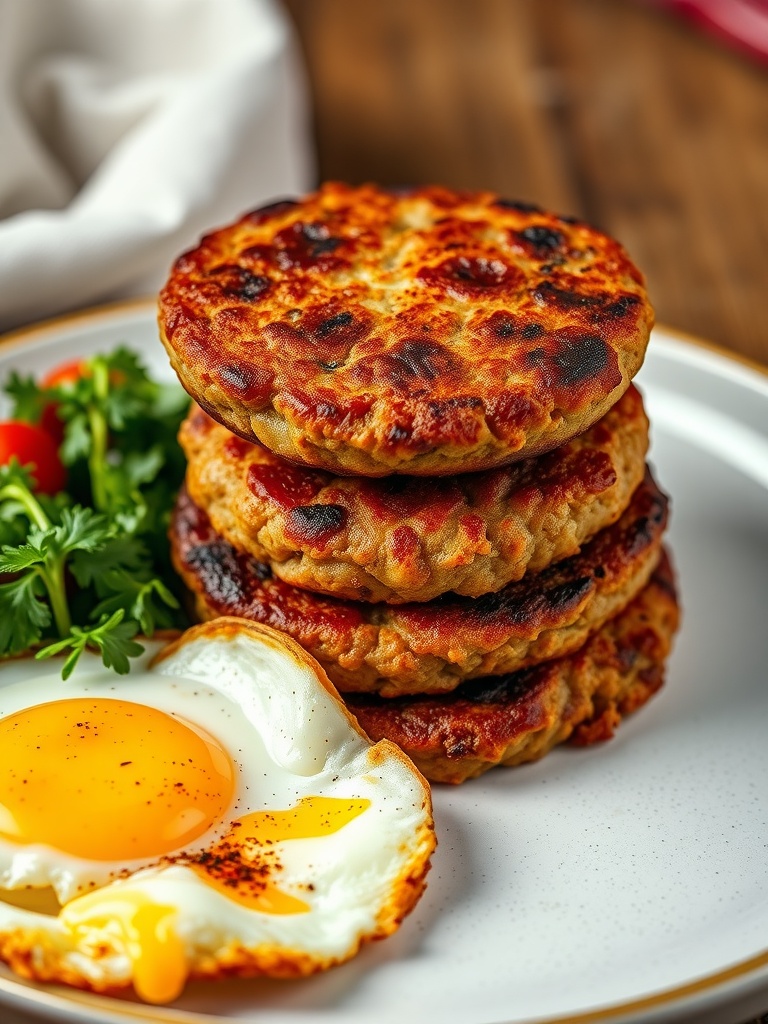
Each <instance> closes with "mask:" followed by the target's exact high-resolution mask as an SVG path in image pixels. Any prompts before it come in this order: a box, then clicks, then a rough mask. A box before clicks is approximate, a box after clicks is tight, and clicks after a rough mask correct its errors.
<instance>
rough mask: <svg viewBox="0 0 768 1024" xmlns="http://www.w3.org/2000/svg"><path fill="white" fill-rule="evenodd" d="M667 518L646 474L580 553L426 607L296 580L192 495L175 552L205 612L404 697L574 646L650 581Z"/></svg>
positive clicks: (183, 504) (180, 513)
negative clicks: (255, 552)
mask: <svg viewBox="0 0 768 1024" xmlns="http://www.w3.org/2000/svg"><path fill="white" fill-rule="evenodd" d="M666 516H667V501H666V498H665V497H664V495H663V494H662V493H661V492H660V491H659V490H658V488H657V487H656V485H655V484H654V483H653V480H652V479H651V477H650V474H648V475H646V478H645V480H644V482H643V483H642V484H641V485H640V487H638V489H637V490H636V491H635V494H634V495H633V497H632V501H631V503H630V505H629V507H628V508H627V510H626V512H624V514H623V515H622V516H621V518H620V519H619V520H618V521H617V522H616V523H614V524H613V525H612V526H609V527H607V528H606V529H605V530H601V532H600V533H598V534H597V535H596V536H595V537H594V538H593V539H592V540H591V541H590V542H589V543H588V544H586V545H585V546H584V547H583V548H582V549H581V551H580V552H579V553H578V554H576V555H573V556H572V557H571V558H567V559H565V560H564V561H562V562H558V563H557V564H556V565H553V566H550V567H549V568H548V569H545V570H544V571H543V572H541V573H538V574H537V575H529V576H526V577H524V578H523V579H522V580H519V581H518V582H517V583H510V584H509V585H508V586H506V587H505V588H504V589H503V590H500V591H498V592H497V593H493V594H485V595H484V596H483V597H478V598H468V597H457V596H455V595H445V596H444V597H438V598H436V599H435V600H434V601H429V602H428V603H426V604H406V605H386V604H363V603H360V602H353V601H344V600H339V599H337V598H332V597H326V596H324V595H320V594H313V593H311V592H309V591H305V590H301V589H299V588H298V587H292V586H291V585H290V584H288V583H284V582H283V581H282V580H280V579H278V578H277V577H275V576H273V575H272V572H271V570H270V569H269V567H268V566H266V565H263V564H262V563H259V562H257V561H256V560H255V559H254V558H252V557H251V556H249V555H246V554H243V553H241V552H238V551H237V550H236V549H235V548H233V547H232V546H231V545H230V544H228V543H227V542H226V541H225V540H224V539H223V538H222V537H220V536H219V535H218V534H217V533H216V532H215V530H214V529H213V527H212V526H211V523H210V520H209V519H208V516H207V515H206V513H205V512H204V511H203V510H202V509H200V508H199V507H198V506H196V505H195V504H194V503H193V502H192V501H191V500H190V498H189V495H188V494H187V493H186V492H185V491H183V492H182V493H181V495H180V496H179V499H178V502H177V505H176V509H175V513H174V517H173V522H172V526H171V552H172V556H173V560H174V564H175V566H176V569H177V571H178V572H179V573H180V574H181V576H182V578H183V580H184V581H185V583H186V584H187V586H188V587H189V589H190V590H191V592H192V593H193V595H194V596H195V599H196V609H197V613H198V615H199V616H200V617H201V618H203V619H210V618H213V617H215V616H216V615H241V616H243V617H244V618H251V619H255V620H256V621H257V622H263V623H265V624H267V625H270V626H274V627H275V628H277V629H282V630H283V631H284V632H286V633H288V634H289V635H290V636H292V637H293V638H294V639H295V640H298V642H299V643H300V644H301V645H302V646H303V647H304V648H305V649H306V650H307V651H309V653H310V654H312V655H314V657H316V658H317V660H318V661H320V662H321V664H322V665H323V667H324V668H325V669H326V671H327V672H328V675H329V676H330V677H331V679H332V681H333V682H334V683H335V684H336V686H338V688H339V689H340V690H343V691H348V692H351V691H379V692H381V693H382V694H383V695H384V696H397V695H399V694H401V693H434V692H445V691H448V690H452V689H454V688H455V687H456V686H457V685H458V684H459V683H460V682H461V681H462V680H463V679H466V678H471V677H475V676H484V675H498V674H501V673H504V672H513V671H516V670H517V669H519V668H523V667H525V666H527V665H531V664H536V663H538V662H541V661H546V660H548V659H550V658H555V657H558V656H559V655H562V654H566V653H568V652H569V651H574V650H576V649H577V648H578V647H580V646H581V645H582V644H583V643H584V641H585V640H586V638H587V636H588V634H589V633H591V632H592V631H594V630H595V629H597V628H599V627H600V626H601V625H602V624H603V623H604V622H605V621H606V620H607V619H609V618H611V617H612V616H613V615H616V614H617V613H618V612H619V611H620V610H621V609H622V608H624V607H625V606H626V605H627V604H628V603H629V601H631V600H632V598H634V597H635V595H636V594H637V593H638V592H639V591H640V590H641V589H642V587H644V586H645V584H646V583H647V581H648V579H649V577H650V574H651V572H652V571H653V568H654V566H655V565H656V563H657V561H658V558H659V553H660V550H661V538H662V534H663V531H664V527H665V525H666Z"/></svg>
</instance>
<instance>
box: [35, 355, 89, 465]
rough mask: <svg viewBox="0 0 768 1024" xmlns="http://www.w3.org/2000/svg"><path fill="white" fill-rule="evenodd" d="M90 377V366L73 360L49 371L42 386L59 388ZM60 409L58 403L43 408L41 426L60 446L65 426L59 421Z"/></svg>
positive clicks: (42, 381) (80, 360) (78, 360)
mask: <svg viewBox="0 0 768 1024" xmlns="http://www.w3.org/2000/svg"><path fill="white" fill-rule="evenodd" d="M88 375H89V370H88V364H87V362H86V361H85V360H84V359H71V360H70V361H69V362H67V363H61V364H60V365H59V366H54V368H53V369H52V370H49V371H48V373H46V375H45V376H44V377H43V379H42V380H41V381H40V386H41V387H44V388H57V387H60V386H61V385H62V384H65V385H66V384H74V383H76V382H77V381H78V380H80V378H81V377H83V376H85V377H87V376H88ZM58 408H59V406H58V403H57V402H48V404H47V405H46V406H45V407H44V408H43V413H42V416H41V417H40V426H41V427H42V428H43V430H46V431H48V433H49V434H50V435H51V437H52V438H53V439H54V441H55V442H56V444H57V445H60V444H61V442H62V441H63V440H64V424H63V423H62V422H61V420H60V419H59V416H58V412H57V410H58Z"/></svg>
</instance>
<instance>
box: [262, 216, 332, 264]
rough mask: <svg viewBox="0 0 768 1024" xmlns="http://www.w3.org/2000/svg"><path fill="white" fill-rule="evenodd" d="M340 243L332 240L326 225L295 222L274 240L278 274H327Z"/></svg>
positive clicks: (312, 222) (315, 222) (314, 222)
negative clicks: (280, 271) (288, 272)
mask: <svg viewBox="0 0 768 1024" xmlns="http://www.w3.org/2000/svg"><path fill="white" fill-rule="evenodd" d="M341 243H342V239H340V238H334V237H332V235H331V233H330V231H329V229H328V226H327V224H323V223H320V222H318V221H310V222H305V221H300V220H299V221H296V223H295V224H291V225H290V226H289V227H287V228H284V229H283V230H282V231H279V232H278V233H277V234H276V235H275V238H274V246H275V261H276V263H277V265H278V266H279V267H280V268H281V270H308V269H311V268H313V267H314V268H317V269H318V270H329V269H330V268H331V266H333V265H335V262H336V261H335V258H334V255H333V254H334V253H335V251H336V250H337V249H338V247H339V246H340V245H341Z"/></svg>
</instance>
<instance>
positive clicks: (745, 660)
mask: <svg viewBox="0 0 768 1024" xmlns="http://www.w3.org/2000/svg"><path fill="white" fill-rule="evenodd" d="M117 342H125V343H127V344H129V345H131V346H134V347H136V348H138V349H140V350H141V352H142V353H143V354H144V356H145V359H146V361H147V362H148V363H149V364H150V365H151V366H152V368H153V369H155V370H156V371H159V372H163V373H165V374H167V373H169V371H168V369H167V363H166V359H165V355H164V353H163V351H162V348H161V346H160V344H159V342H158V341H157V340H156V330H155V325H154V316H153V311H152V307H151V305H150V304H148V303H145V304H138V305H137V304H132V305H129V306H121V307H118V308H112V309H105V310H101V311H96V312H94V313H90V314H85V315H83V316H80V317H75V318H70V319H68V320H65V321H59V322H58V323H55V324H52V325H47V326H43V327H42V328H39V329H36V330H34V331H32V332H28V333H27V334H26V335H25V336H23V337H21V338H17V339H16V340H15V341H14V342H13V343H12V344H10V345H7V346H6V347H5V348H3V347H0V378H2V377H4V376H5V374H6V372H7V371H8V370H9V369H10V368H11V367H16V368H18V369H20V370H25V371H31V372H34V373H40V372H42V371H43V370H45V368H46V367H49V366H52V365H54V364H56V363H58V362H61V361H63V360H65V359H68V358H73V357H75V356H77V355H80V354H88V353H93V352H95V351H97V350H107V349H110V348H111V347H112V346H114V345H115V344H116V343H117ZM639 381H640V383H641V385H642V386H643V389H644V391H645V394H646V398H647V404H648V409H649V412H650V416H651V420H652V424H653V448H652V462H653V463H654V465H655V467H656V470H657V476H658V478H659V480H660V481H661V483H662V485H663V486H664V487H665V488H666V489H667V490H668V491H669V492H670V493H671V495H672V500H673V515H672V525H671V529H670V543H671V546H672V549H673V552H674V556H675V561H676V563H677V566H678V569H679V574H680V581H681V589H682V602H683V607H684V625H683V629H682V632H681V633H680V636H679V639H678V642H677V646H676V648H675V652H674V655H673V658H672V660H671V663H670V666H669V673H668V682H667V686H666V687H665V688H664V689H663V690H662V691H661V693H660V694H659V695H658V696H657V697H656V698H655V699H654V700H653V701H652V702H651V703H650V704H649V705H648V706H647V707H646V708H645V709H644V710H643V711H642V712H640V713H639V714H638V715H636V716H635V717H634V718H631V719H629V720H628V721H626V722H625V723H624V724H623V725H622V726H621V728H620V730H619V732H618V735H617V736H616V738H615V739H614V740H613V741H611V742H610V743H607V744H604V745H601V746H597V747H593V748H590V749H587V750H583V749H582V750H574V749H567V748H565V749H558V750H555V751H554V752H553V753H552V754H550V755H549V756H548V757H546V758H545V759H544V760H543V761H542V762H540V763H538V764H534V765H530V766H527V767H523V768H516V769H513V770H504V769H499V770H496V771H494V772H491V773H489V774H488V775H486V776H484V777H483V778H481V779H479V780H476V781H474V782H470V783H468V784H466V785H464V786H462V787H460V788H458V789H452V788H446V787H438V788H436V791H435V818H436V821H437V828H438V835H439V840H440V845H439V848H438V851H437V855H436V857H435V860H434V867H433V870H432V873H431V875H430V884H429V888H428V890H427V893H426V895H425V897H424V899H423V900H422V902H421V903H420V905H419V907H418V908H417V910H416V912H415V913H414V914H413V915H412V916H411V917H410V918H409V919H408V920H407V921H406V923H405V924H404V926H403V928H402V929H401V931H400V932H399V933H398V934H397V935H396V936H395V937H394V938H392V939H389V940H387V941H386V942H383V943H379V944H377V945H376V946H374V947H370V948H368V949H366V950H365V951H364V952H363V954H362V955H361V956H360V957H358V958H357V960H355V961H353V962H352V963H350V964H348V965H346V966H344V967H342V968H339V969H337V970H334V971H331V972H330V973H328V974H325V975H323V976H320V977H316V978H312V979H308V980H305V981H301V982H292V983H275V982H242V983H227V984H225V985H222V986H215V985H202V984H196V985H191V986H190V987H189V988H188V990H187V992H186V993H185V995H184V997H183V998H182V999H181V1000H179V1002H178V1003H177V1004H175V1005H174V1006H173V1007H169V1008H161V1009H158V1008H155V1007H152V1008H146V1007H142V1006H139V1005H138V1004H136V1003H133V1002H130V1001H124V1000H120V1001H117V1000H108V999H102V998H96V997H91V996H86V995H82V994H78V993H73V992H68V991H64V990H62V989H44V988H38V987H34V986H28V985H25V984H24V983H23V982H21V981H19V980H18V979H16V978H15V977H13V976H12V975H11V974H10V973H9V972H7V971H5V969H3V968H0V1000H2V1001H3V1002H4V1003H5V1004H6V1006H7V1008H8V1012H10V1007H12V1006H13V1007H15V1008H16V1009H20V1010H26V1011H35V1012H37V1013H39V1014H42V1015H44V1016H47V1017H53V1018H55V1019H58V1020H68V1021H88V1022H93V1021H105V1022H106V1021H110V1022H111V1021H115V1022H125V1021H127V1020H131V1021H135V1020H137V1019H138V1020H144V1021H146V1020H151V1021H179V1022H180V1021H184V1022H195V1024H212V1022H213V1021H222V1020H226V1021H232V1020H248V1021H253V1022H261V1024H264V1022H269V1024H325V1022H339V1024H341V1022H349V1024H351V1022H358V1021H360V1020H362V1019H365V1020H366V1021H370V1022H375V1021H397V1022H398V1024H401V1022H411V1021H425V1022H431V1021H439V1022H440V1024H492V1022H502V1021H503V1022H510V1024H512V1022H514V1024H532V1022H543V1021H547V1022H555V1021H557V1022H559V1024H566V1022H568V1024H586V1022H588V1021H589V1022H592V1021H611V1022H619V1021H632V1022H652V1021H672V1020H689V1021H696V1022H697V1024H705V1022H707V1021H712V1022H717V1024H738V1022H739V1021H740V1020H743V1019H745V1018H746V1017H748V1016H749V1015H750V1014H754V1013H757V1012H758V1011H760V1010H763V1011H764V1010H765V1009H767V1008H768V735H767V732H768V726H767V723H768V668H767V667H766V666H768V376H762V375H761V374H760V373H758V372H756V371H755V370H753V369H750V368H748V367H747V366H745V365H742V364H740V363H737V362H735V361H733V360H731V359H729V358H727V357H725V356H724V355H722V354H718V353H716V352H714V351H712V350H711V349H708V348H706V347H703V346H699V345H695V344H693V343H691V342H690V341H686V340H684V339H683V338H681V337H680V336H676V335H674V334H673V333H672V332H669V331H665V330H663V329H657V330H656V331H655V332H654V337H653V340H652V343H651V346H650V350H649V353H648V358H647V361H646V365H645V366H644V368H643V370H642V373H641V375H640V377H639ZM8 671H9V666H4V667H3V668H2V669H0V685H1V684H2V682H3V681H4V679H5V678H7V677H8V676H7V673H8ZM4 673H5V675H4Z"/></svg>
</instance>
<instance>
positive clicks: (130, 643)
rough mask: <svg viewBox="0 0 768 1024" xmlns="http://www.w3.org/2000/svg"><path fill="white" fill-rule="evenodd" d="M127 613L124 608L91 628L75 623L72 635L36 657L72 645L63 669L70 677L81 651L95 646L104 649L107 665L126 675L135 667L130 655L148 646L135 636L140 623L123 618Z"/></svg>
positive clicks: (132, 655)
mask: <svg viewBox="0 0 768 1024" xmlns="http://www.w3.org/2000/svg"><path fill="white" fill-rule="evenodd" d="M124 616H125V612H124V611H123V610H122V609H121V610H120V611H117V612H115V614H114V615H112V616H110V617H109V618H102V620H101V621H100V622H99V623H98V625H96V626H93V627H91V628H90V629H81V628H80V627H78V626H73V627H72V632H71V634H70V635H69V636H67V637H64V639H63V640H58V641H56V642H55V643H52V644H48V645H47V646H46V647H44V648H42V650H39V651H38V652H37V654H36V655H35V657H36V658H38V659H43V658H52V657H53V656H54V655H56V654H61V653H62V652H63V651H66V650H67V649H71V653H70V654H69V656H68V657H67V659H66V661H65V662H64V665H63V667H62V670H61V676H62V679H68V678H69V677H70V675H71V674H72V672H73V670H74V668H75V666H76V665H77V662H78V660H79V658H80V655H81V654H82V653H83V651H85V650H86V649H88V648H91V649H92V650H97V651H99V652H100V653H101V659H102V661H103V662H104V665H105V666H106V667H107V668H113V669H114V670H115V672H117V673H119V674H120V675H125V674H126V673H127V672H130V669H131V665H130V661H129V659H130V658H136V657H138V655H139V654H142V653H143V652H144V648H143V647H142V646H141V644H139V643H136V642H135V641H134V640H133V637H134V636H136V633H137V632H138V624H137V623H136V622H132V621H130V620H129V621H127V622H123V618H124Z"/></svg>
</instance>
